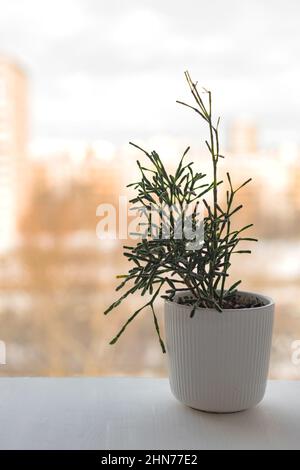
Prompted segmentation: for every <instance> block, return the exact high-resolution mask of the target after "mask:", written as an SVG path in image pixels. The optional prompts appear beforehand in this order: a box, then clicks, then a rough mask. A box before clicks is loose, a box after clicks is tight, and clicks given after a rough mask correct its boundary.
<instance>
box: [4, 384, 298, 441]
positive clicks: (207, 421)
mask: <svg viewBox="0 0 300 470" xmlns="http://www.w3.org/2000/svg"><path fill="white" fill-rule="evenodd" d="M0 448H1V449H109V450H113V449H157V450H159V449H174V450H175V449H178V450H179V449H188V450H192V449H199V450H201V449H300V382H282V381H271V382H269V384H268V388H267V393H266V396H265V399H264V401H263V402H262V403H261V404H260V405H259V406H258V407H256V408H253V409H252V410H248V411H245V412H242V413H236V414H230V415H216V414H207V413H201V412H198V411H196V410H192V409H190V408H188V407H185V406H184V405H182V404H180V403H179V402H177V401H176V400H175V399H174V398H173V396H172V394H171V392H170V390H169V384H168V381H167V379H144V378H0Z"/></svg>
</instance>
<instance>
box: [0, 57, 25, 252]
mask: <svg viewBox="0 0 300 470" xmlns="http://www.w3.org/2000/svg"><path fill="white" fill-rule="evenodd" d="M27 131H28V116H27V79H26V74H25V73H24V71H23V70H22V68H21V67H20V66H19V65H18V64H16V63H15V62H13V61H11V60H10V59H8V58H6V57H1V56H0V254H1V253H4V252H6V251H8V250H10V249H11V248H13V247H14V246H15V245H16V243H17V241H18V221H19V220H20V217H21V215H22V213H23V212H24V210H25V205H26V200H27V194H28V193H27V191H26V188H25V187H24V184H25V181H26V177H25V166H24V163H25V161H26V148H27Z"/></svg>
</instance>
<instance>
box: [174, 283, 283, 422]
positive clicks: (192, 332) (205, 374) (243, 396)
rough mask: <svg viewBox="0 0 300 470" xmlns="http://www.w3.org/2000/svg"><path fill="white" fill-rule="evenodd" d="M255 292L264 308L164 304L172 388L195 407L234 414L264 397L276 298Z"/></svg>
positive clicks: (181, 398) (179, 398)
mask: <svg viewBox="0 0 300 470" xmlns="http://www.w3.org/2000/svg"><path fill="white" fill-rule="evenodd" d="M243 294H245V295H255V296H256V297H259V298H260V299H261V300H263V302H264V304H265V305H264V306H262V307H257V308H245V309H230V310H229V309H227V310H223V312H222V313H220V312H218V311H217V310H214V309H203V308H197V309H196V312H195V315H194V316H193V318H190V311H191V307H189V306H185V305H180V304H178V303H177V302H170V301H166V303H165V328H166V343H167V354H168V363H169V376H170V386H171V390H172V392H173V394H174V395H175V397H176V398H177V399H178V400H179V401H181V402H183V403H184V404H186V405H188V406H191V407H193V408H196V409H199V410H202V411H210V412H215V413H232V412H236V411H241V410H245V409H247V408H250V407H252V406H254V405H257V404H258V403H259V402H260V401H261V400H262V399H263V397H264V394H265V389H266V383H267V376H268V370H269V361H270V350H271V342H272V330H273V319H274V302H273V301H272V299H270V298H268V297H264V296H261V295H258V294H253V293H247V292H244V293H243Z"/></svg>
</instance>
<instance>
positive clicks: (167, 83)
mask: <svg viewBox="0 0 300 470" xmlns="http://www.w3.org/2000/svg"><path fill="white" fill-rule="evenodd" d="M0 11H1V14H0V52H2V53H6V54H9V55H12V56H13V57H15V58H16V59H17V60H19V61H20V62H21V63H22V64H23V65H24V67H25V68H26V70H27V72H28V74H29V77H30V88H31V90H30V93H31V100H30V107H31V121H32V126H31V127H32V137H33V138H34V139H83V140H90V141H93V140H96V139H108V140H111V141H113V142H115V143H120V142H123V141H128V140H129V139H134V138H145V137H146V138H147V137H150V136H153V135H169V136H171V137H172V136H183V137H189V136H192V135H194V134H195V133H196V131H197V123H196V121H195V117H194V116H192V115H190V114H189V113H188V111H187V110H185V109H180V107H179V106H178V105H176V104H175V100H176V99H178V98H185V99H186V98H187V97H188V93H187V90H186V85H185V82H184V77H183V72H184V70H185V69H186V68H188V69H189V70H190V71H191V73H192V76H193V77H194V78H195V79H197V80H198V81H199V83H201V84H203V85H204V86H205V87H207V88H210V89H211V90H212V91H213V93H214V100H215V101H216V102H217V113H218V114H221V116H222V117H223V118H224V119H223V120H224V124H225V128H226V125H228V123H229V122H230V121H231V120H232V119H234V118H237V117H240V116H243V117H249V118H251V119H253V120H255V121H257V123H258V125H259V128H260V129H261V132H262V139H263V141H264V142H265V143H268V144H276V143H278V142H279V141H281V140H282V139H286V138H291V139H294V140H299V136H298V131H299V127H300V126H299V122H300V92H299V87H300V61H299V57H300V50H299V49H300V32H299V31H300V25H299V22H300V20H299V18H300V2H299V0H288V1H286V0H226V1H224V0H206V1H202V0H185V1H179V0H151V1H150V0H149V1H148V0H126V1H124V0H0Z"/></svg>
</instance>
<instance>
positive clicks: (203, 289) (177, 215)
mask: <svg viewBox="0 0 300 470" xmlns="http://www.w3.org/2000/svg"><path fill="white" fill-rule="evenodd" d="M185 76H186V79H187V82H188V85H189V87H190V90H191V93H192V95H193V97H194V100H195V102H196V105H195V106H191V105H188V104H186V103H182V102H180V101H179V102H178V103H180V104H183V105H184V106H187V107H189V108H191V109H193V110H194V111H195V112H196V113H197V114H198V115H199V116H200V117H201V118H202V119H203V120H204V121H205V122H206V123H207V125H208V129H209V140H208V141H206V146H207V148H208V150H209V153H210V156H211V161H212V170H213V181H212V183H211V184H207V183H205V177H206V175H204V174H202V173H198V172H195V171H194V169H193V166H194V164H193V163H192V162H190V163H187V162H186V155H187V153H188V150H189V148H187V150H186V151H185V152H184V154H183V156H182V158H181V160H180V162H179V164H178V167H177V169H176V171H175V173H174V174H173V175H170V174H168V173H167V170H166V169H165V167H164V165H163V162H162V161H161V159H160V157H159V155H158V154H157V153H156V152H154V151H153V152H151V153H149V152H147V151H145V150H144V149H141V148H140V147H138V146H137V145H135V144H132V145H134V146H135V147H137V148H139V149H140V150H141V151H142V152H143V153H144V154H145V155H146V157H147V159H148V160H149V163H150V167H149V168H146V167H144V166H142V164H141V163H140V162H139V161H138V162H137V164H138V166H139V169H140V172H141V178H140V181H138V182H136V183H133V184H131V185H129V186H132V187H133V189H134V190H135V191H136V196H135V197H134V198H133V199H132V200H131V201H130V202H131V203H133V204H134V205H135V208H136V209H137V210H138V211H139V213H140V214H143V215H144V216H145V219H146V221H145V222H144V223H143V224H141V226H143V227H144V230H142V231H141V233H140V235H141V240H140V241H138V243H137V244H136V245H135V246H125V247H124V256H126V257H127V258H128V261H129V262H130V263H131V266H132V267H131V268H130V269H129V271H128V273H127V274H126V275H124V276H120V277H122V278H123V280H122V282H121V284H120V285H119V286H118V287H117V290H120V289H122V288H124V287H127V290H126V292H125V293H124V294H123V295H122V296H121V297H120V298H119V300H117V301H116V302H114V303H113V304H112V305H111V306H110V307H109V308H108V309H107V310H106V311H105V314H108V313H109V312H110V311H111V310H112V309H114V308H115V307H117V306H118V305H120V303H121V302H122V301H123V300H124V299H126V297H128V295H130V294H134V293H136V292H138V293H139V295H141V296H144V295H145V294H147V296H148V298H149V296H150V300H147V302H146V303H145V304H144V305H143V306H142V307H141V308H140V309H138V310H137V311H136V312H134V313H133V315H132V316H131V317H130V318H129V319H128V321H127V322H126V324H125V325H124V326H123V328H122V329H121V330H120V332H119V333H118V334H117V336H116V337H115V338H114V339H113V340H112V341H111V344H114V343H115V342H116V341H117V340H118V338H119V337H120V335H121V334H122V333H123V332H124V330H125V328H126V327H127V325H128V324H129V323H130V322H131V321H132V320H133V319H134V318H135V317H136V316H137V315H138V314H139V313H140V312H141V311H142V310H143V309H144V308H145V307H150V308H151V310H152V314H153V320H154V325H155V329H156V332H157V334H158V337H159V341H160V344H161V347H162V350H163V352H165V347H164V343H163V341H162V339H161V335H160V331H159V325H158V321H157V317H156V315H155V311H154V302H155V300H156V298H157V297H158V295H161V296H162V297H163V298H166V299H169V300H172V299H174V296H175V295H176V294H184V293H186V294H188V295H189V304H190V302H191V296H192V299H194V300H193V302H192V303H193V305H192V307H191V316H193V315H194V313H195V311H196V308H197V307H204V308H215V309H217V310H218V311H220V312H221V311H222V309H224V308H226V307H227V304H228V305H230V306H231V308H232V302H229V301H230V299H232V298H233V297H234V295H235V294H236V292H237V287H238V286H239V284H240V283H241V281H240V280H239V281H236V282H234V283H233V284H232V285H230V286H229V287H227V286H226V279H227V277H228V271H229V268H230V265H231V263H230V260H231V255H233V254H234V253H250V251H249V250H239V249H237V247H238V244H239V243H240V242H241V241H256V240H255V239H253V238H249V237H243V232H244V231H245V230H247V229H248V228H250V227H251V226H252V224H250V225H247V226H245V227H242V228H240V229H233V228H232V224H231V220H232V216H233V215H234V214H235V213H237V212H238V211H239V210H241V209H242V206H241V205H235V198H236V194H237V193H238V191H239V190H240V189H242V188H243V187H244V186H245V185H246V184H248V183H249V182H250V181H251V179H248V180H247V181H245V182H244V183H243V184H242V185H240V186H238V187H237V188H234V187H233V184H232V181H231V178H230V175H229V173H227V181H226V184H227V187H228V189H227V190H226V204H225V207H221V206H220V204H219V200H218V189H219V186H220V185H222V184H223V182H222V181H219V180H218V174H217V168H218V161H219V158H224V157H223V156H222V155H220V153H219V152H220V147H219V134H218V126H219V121H220V119H218V120H217V122H216V124H214V123H213V119H212V97H211V92H209V91H207V90H205V93H206V94H207V97H208V100H207V102H208V104H207V105H206V104H205V103H204V101H203V99H202V98H201V96H200V93H199V91H198V89H197V84H194V83H193V82H192V80H191V78H190V76H189V74H188V72H186V73H185ZM224 184H225V183H224ZM208 193H212V202H210V201H209V200H208V199H207V198H206V196H205V195H206V194H207V195H208ZM203 197H204V198H203ZM201 203H203V204H204V207H205V216H204V220H203V221H202V223H203V225H204V227H203V228H204V240H203V243H202V244H201V245H200V246H197V247H196V248H194V249H190V242H191V239H190V237H187V236H186V234H185V232H184V230H183V229H184V227H183V225H184V224H188V223H189V224H190V226H191V227H193V228H194V229H199V227H200V225H199V222H200V221H199V214H198V210H197V209H198V208H199V205H200V204H201ZM165 212H167V214H165ZM156 215H157V216H158V222H157V223H155V222H153V216H156ZM165 216H168V217H165ZM178 231H179V233H181V235H182V236H181V237H178V236H177V234H178ZM166 234H167V235H168V236H165V235H166Z"/></svg>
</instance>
